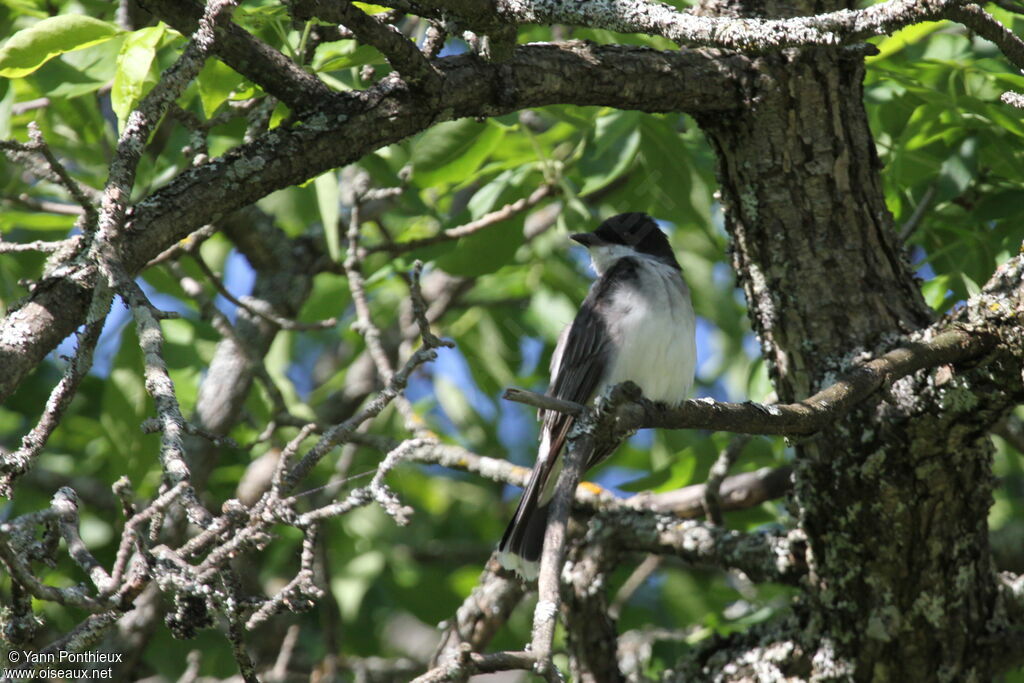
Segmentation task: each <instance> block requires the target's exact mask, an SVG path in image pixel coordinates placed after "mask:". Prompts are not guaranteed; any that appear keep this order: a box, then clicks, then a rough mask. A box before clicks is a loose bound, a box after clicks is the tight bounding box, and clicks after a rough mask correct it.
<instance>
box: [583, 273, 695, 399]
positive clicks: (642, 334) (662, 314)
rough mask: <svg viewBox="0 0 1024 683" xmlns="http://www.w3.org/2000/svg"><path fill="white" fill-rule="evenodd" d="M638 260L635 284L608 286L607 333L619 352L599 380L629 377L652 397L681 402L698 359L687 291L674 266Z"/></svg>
mask: <svg viewBox="0 0 1024 683" xmlns="http://www.w3.org/2000/svg"><path fill="white" fill-rule="evenodd" d="M640 261H641V265H640V268H639V270H638V272H639V277H638V281H637V282H636V285H635V287H634V286H633V284H632V283H631V284H630V285H629V286H625V287H620V288H618V289H616V290H615V291H613V292H612V301H611V306H610V309H611V310H610V313H611V315H610V316H609V320H612V321H614V323H613V325H612V327H611V329H610V330H609V333H610V334H611V336H612V339H613V340H614V343H615V346H616V347H617V351H618V352H617V353H615V354H613V357H612V358H611V359H610V361H611V363H610V365H609V367H608V370H607V372H606V374H605V377H604V378H603V382H602V383H603V384H604V385H605V386H608V385H614V384H618V383H620V382H625V381H627V380H629V381H632V382H635V383H636V384H637V385H639V386H640V388H641V389H642V390H643V393H644V396H645V397H646V398H648V399H650V400H652V401H664V402H666V403H670V404H677V403H681V402H682V401H684V400H686V397H687V396H688V395H689V393H690V388H691V387H692V385H693V375H694V370H695V367H696V364H697V348H696V340H695V320H694V313H693V305H692V304H691V303H690V293H689V290H688V288H687V287H686V284H685V283H684V282H683V279H682V277H681V276H680V274H679V272H678V271H677V270H675V269H674V268H671V267H669V266H666V265H664V264H662V263H660V262H657V261H654V260H651V259H646V258H643V259H640ZM641 292H643V294H644V295H643V296H641V295H640V293H641ZM603 389H604V387H602V389H601V390H602V391H603Z"/></svg>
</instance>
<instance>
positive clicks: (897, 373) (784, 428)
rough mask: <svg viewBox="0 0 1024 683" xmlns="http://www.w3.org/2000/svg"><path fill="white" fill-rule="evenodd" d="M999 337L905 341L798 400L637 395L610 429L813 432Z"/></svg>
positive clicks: (545, 403)
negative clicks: (665, 399)
mask: <svg viewBox="0 0 1024 683" xmlns="http://www.w3.org/2000/svg"><path fill="white" fill-rule="evenodd" d="M997 341H998V339H997V337H996V335H994V334H991V333H985V332H984V331H980V330H979V331H968V330H964V329H951V330H947V331H945V332H942V333H940V334H938V335H936V336H934V337H932V338H930V339H922V340H921V341H914V342H911V343H908V344H906V345H905V346H902V347H900V348H897V349H894V350H892V351H890V352H889V353H887V354H885V355H883V356H881V357H880V358H876V359H875V360H872V361H869V362H867V363H864V364H863V365H860V366H858V367H857V368H855V369H854V370H852V371H851V372H849V373H848V374H847V375H846V376H845V377H844V378H843V379H841V380H839V381H838V382H836V383H834V384H832V385H830V386H829V387H827V388H826V389H823V390H822V391H819V392H818V393H817V394H815V395H813V396H811V397H809V398H807V399H805V400H803V401H800V402H799V403H789V404H784V405H768V406H766V405H762V404H759V403H753V402H746V403H726V402H720V401H713V400H711V399H691V400H689V401H687V402H686V403H684V404H683V405H681V406H679V407H678V408H672V407H669V406H667V405H665V404H660V403H654V402H651V401H648V400H646V399H641V400H639V401H636V402H632V403H626V404H624V405H623V406H622V407H621V408H620V409H619V412H618V414H617V415H616V419H615V425H614V429H615V431H618V432H621V433H625V432H628V431H630V430H635V429H645V428H650V427H658V428H662V429H713V430H721V431H729V432H736V433H740V434H778V435H784V436H799V435H808V434H814V433H815V432H818V431H820V430H822V429H824V428H825V427H827V426H828V425H830V424H832V423H833V422H835V421H836V420H839V419H841V418H842V417H843V416H844V415H846V414H847V413H848V412H849V411H850V410H851V409H853V407H854V406H856V405H857V404H858V403H860V402H861V401H863V400H864V399H866V398H867V397H868V396H870V395H872V394H873V393H874V392H876V391H877V390H878V389H880V388H882V387H883V386H884V385H885V384H887V383H891V382H893V381H895V380H897V379H899V378H901V377H905V376H907V375H909V374H911V373H914V372H917V371H918V370H922V369H925V368H931V367H936V366H939V365H943V364H947V363H956V362H960V361H963V360H967V359H969V358H973V357H976V356H979V355H981V354H983V353H985V352H986V351H988V350H990V349H992V348H993V347H995V345H996V344H997ZM504 397H505V398H506V399H508V400H510V401H516V402H518V403H526V404H528V405H533V406H536V407H545V408H547V409H550V410H559V411H560V412H565V413H568V414H570V415H580V414H582V413H583V411H584V410H585V408H584V407H583V406H581V405H579V404H576V405H559V406H556V405H553V404H552V402H551V401H550V397H547V396H541V395H537V394H533V393H532V392H528V391H523V390H521V389H509V390H507V391H506V392H505V396H504ZM560 403H562V404H564V403H567V402H560Z"/></svg>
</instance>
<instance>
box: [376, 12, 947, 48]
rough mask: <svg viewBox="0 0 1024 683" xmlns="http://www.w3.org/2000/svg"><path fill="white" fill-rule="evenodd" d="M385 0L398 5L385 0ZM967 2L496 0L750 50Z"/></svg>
mask: <svg viewBox="0 0 1024 683" xmlns="http://www.w3.org/2000/svg"><path fill="white" fill-rule="evenodd" d="M383 4H385V5H392V6H397V5H396V4H395V3H393V2H387V1H386V0H385V1H384V3H383ZM429 4H430V5H432V6H434V7H443V8H444V9H446V10H449V11H451V12H454V13H455V15H456V16H460V17H461V18H463V20H464V21H468V22H470V23H473V21H474V19H475V18H483V19H487V20H488V23H490V20H489V19H488V18H489V17H490V16H491V14H490V13H487V12H485V11H483V10H482V8H483V6H485V3H483V2H480V1H478V0H434V1H433V2H430V3H429ZM488 4H489V3H488ZM962 4H964V0H926V1H924V2H922V1H920V0H890V1H889V2H884V3H880V4H877V5H871V6H869V7H865V8H864V9H859V10H845V9H844V10H839V11H836V12H827V13H824V14H818V15H815V16H810V17H794V18H791V19H752V18H736V17H708V16H697V15H693V14H689V13H687V12H682V11H679V10H677V9H675V8H674V7H671V6H670V5H666V4H662V3H656V2H644V1H641V0H590V1H589V2H575V1H574V0H496V2H494V9H493V13H494V14H495V15H496V16H497V17H498V18H499V19H500V20H501V21H504V22H507V23H511V24H548V25H550V24H570V25H574V26H586V27H588V28H603V29H608V30H612V31H619V32H622V33H644V34H647V35H652V36H662V37H664V38H668V39H669V40H673V41H675V42H677V43H679V44H680V45H690V46H705V47H716V48H724V49H729V50H740V51H747V52H750V51H762V50H772V49H778V48H782V47H796V46H804V45H848V44H851V43H856V42H859V41H862V40H864V39H865V38H870V37H873V36H879V35H883V34H886V33H891V32H892V31H895V30H897V29H899V28H902V27H904V26H909V25H910V24H916V23H919V22H922V21H932V20H936V19H942V18H944V16H945V13H946V12H947V11H949V10H950V9H952V8H955V7H957V6H958V5H962ZM478 8H480V9H478ZM473 10H476V11H473ZM476 20H477V21H480V19H476ZM486 28H490V26H486V27H485V29H486Z"/></svg>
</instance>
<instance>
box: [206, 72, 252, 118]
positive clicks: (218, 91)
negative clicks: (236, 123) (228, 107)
mask: <svg viewBox="0 0 1024 683" xmlns="http://www.w3.org/2000/svg"><path fill="white" fill-rule="evenodd" d="M196 81H197V83H198V85H199V100H200V101H201V102H202V103H203V114H204V115H205V116H206V118H210V117H211V116H213V115H214V113H215V112H216V111H217V108H218V107H220V105H222V104H223V103H224V101H225V100H227V99H228V97H230V96H231V93H232V91H234V90H235V89H237V88H238V87H239V86H241V84H242V77H241V76H240V75H239V74H238V72H236V71H235V70H234V69H232V68H231V67H230V66H227V65H226V64H224V63H222V62H220V61H218V60H216V59H208V60H207V61H206V64H204V65H203V68H202V70H201V71H200V72H199V77H198V78H197V79H196Z"/></svg>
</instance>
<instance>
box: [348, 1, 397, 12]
mask: <svg viewBox="0 0 1024 683" xmlns="http://www.w3.org/2000/svg"><path fill="white" fill-rule="evenodd" d="M352 4H353V5H355V6H356V7H358V8H359V9H361V10H363V11H364V12H366V13H367V14H381V13H383V12H387V11H388V10H389V9H390V7H384V6H383V5H374V4H373V3H370V2H353V3H352Z"/></svg>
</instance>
